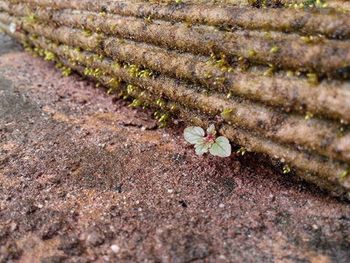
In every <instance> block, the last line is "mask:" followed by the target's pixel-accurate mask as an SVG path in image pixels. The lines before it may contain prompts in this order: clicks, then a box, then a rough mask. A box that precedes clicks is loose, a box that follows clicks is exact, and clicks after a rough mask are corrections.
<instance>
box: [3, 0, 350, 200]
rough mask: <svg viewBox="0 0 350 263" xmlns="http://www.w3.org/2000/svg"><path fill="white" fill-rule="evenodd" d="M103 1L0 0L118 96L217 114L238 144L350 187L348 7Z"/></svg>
mask: <svg viewBox="0 0 350 263" xmlns="http://www.w3.org/2000/svg"><path fill="white" fill-rule="evenodd" d="M103 3H104V2H98V3H97V2H96V1H87V0H84V1H54V2H53V1H46V0H36V1H29V0H26V1H1V2H0V10H1V11H3V13H0V21H1V22H2V23H1V24H0V25H1V27H3V28H4V30H5V31H7V32H8V33H9V34H12V35H13V36H15V37H17V38H18V39H19V40H20V41H22V42H24V43H26V45H30V46H34V47H35V48H36V50H38V51H40V50H41V53H42V54H45V52H49V54H51V55H52V57H51V59H54V60H59V61H63V63H64V64H65V65H66V67H70V68H72V69H74V70H76V71H77V72H79V73H81V74H85V75H87V76H88V77H90V78H93V79H94V80H96V81H98V82H101V83H103V84H104V85H105V86H109V87H110V89H111V90H113V91H114V92H116V91H118V90H119V92H121V94H126V95H127V96H131V97H134V98H136V99H137V100H139V101H142V102H143V103H146V104H147V105H149V106H151V107H154V108H160V109H161V110H163V111H168V112H169V114H174V112H176V114H177V115H178V116H182V118H183V119H184V120H187V121H189V122H194V123H197V124H200V125H202V126H206V125H208V124H209V123H210V122H215V121H216V122H217V126H218V128H219V129H220V131H221V133H222V134H224V135H226V136H227V137H228V138H229V139H231V140H232V141H233V142H235V143H237V144H239V145H241V146H243V147H246V148H247V149H248V150H251V151H256V152H262V153H266V154H269V155H270V156H272V157H273V158H278V159H280V160H282V161H283V162H286V163H287V164H289V165H291V166H292V167H294V168H296V169H297V172H298V174H300V175H301V176H302V177H304V178H306V179H307V180H309V181H313V182H314V183H316V184H318V185H319V186H321V187H324V188H326V189H328V190H330V191H332V192H334V193H336V194H338V195H344V194H345V195H346V194H347V192H349V190H350V181H349V177H348V176H347V175H348V173H349V164H350V133H349V132H347V123H348V122H349V121H350V85H349V81H348V79H349V75H348V74H349V67H350V42H349V40H347V37H348V33H347V32H348V31H350V26H349V25H348V23H349V19H347V18H348V14H347V13H346V12H343V13H341V14H340V13H339V14H338V13H336V11H329V10H328V11H327V12H324V11H322V10H321V9H313V11H312V12H311V11H309V10H308V9H305V10H293V9H264V10H263V9H252V8H248V7H245V8H239V7H232V6H231V7H230V6H225V5H220V6H215V5H209V4H207V3H197V2H196V3H192V4H185V3H182V4H180V5H179V4H175V3H173V4H171V3H170V4H169V3H167V4H163V3H161V4H160V3H153V2H152V3H147V2H142V1H112V2H111V3H110V5H108V7H107V6H105V5H104V4H103ZM276 10H278V11H276ZM101 12H102V13H101ZM278 12H284V14H285V17H284V20H282V22H281V23H280V24H278V25H277V24H276V23H275V21H276V19H277V18H278ZM232 14H235V15H232ZM253 17H256V18H257V19H256V20H254V21H251V20H252V18H253ZM155 19H157V20H155ZM249 21H251V22H252V23H250V22H249ZM296 21H299V22H300V23H299V24H298V26H296V24H295V23H296ZM322 21H323V22H322ZM325 21H326V22H325ZM327 21H328V22H327ZM13 25H15V26H16V31H17V32H15V33H14V32H12V31H13V30H12V31H11V30H10V27H11V26H12V27H13ZM293 25H294V26H293ZM228 27H237V28H239V29H234V30H232V29H230V28H228ZM252 29H253V30H252ZM258 30H268V31H264V32H263V31H258ZM269 30H278V31H279V32H277V31H269ZM292 31H293V33H288V32H292ZM305 33H307V34H309V35H307V36H305V35H301V34H305ZM320 33H322V34H323V36H320V35H319V34H320ZM333 38H336V40H335V39H333ZM340 38H341V39H343V40H341V39H340ZM77 48H79V49H77ZM290 70H294V72H291V71H290ZM121 83H127V84H130V85H132V86H130V85H129V86H130V87H134V88H130V87H129V88H120V87H126V85H124V84H121ZM119 84H120V87H119ZM157 98H158V99H162V100H165V102H164V103H162V105H161V106H160V105H159V104H157V103H154V101H155V100H158V99H157ZM152 101H153V102H152ZM305 116H306V117H305Z"/></svg>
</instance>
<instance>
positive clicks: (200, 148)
mask: <svg viewBox="0 0 350 263" xmlns="http://www.w3.org/2000/svg"><path fill="white" fill-rule="evenodd" d="M211 145H212V143H208V142H206V141H205V139H204V138H202V139H201V140H199V141H198V142H197V143H196V144H195V146H194V148H195V150H196V154H197V155H203V154H204V153H207V152H208V151H209V148H210V147H211Z"/></svg>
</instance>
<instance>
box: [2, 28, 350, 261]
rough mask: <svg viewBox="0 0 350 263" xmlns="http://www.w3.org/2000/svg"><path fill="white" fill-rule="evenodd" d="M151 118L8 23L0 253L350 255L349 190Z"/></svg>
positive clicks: (61, 256) (17, 257)
mask: <svg viewBox="0 0 350 263" xmlns="http://www.w3.org/2000/svg"><path fill="white" fill-rule="evenodd" d="M155 127H156V122H155V121H154V119H153V118H152V112H151V111H149V110H142V109H133V108H130V107H128V104H127V103H126V102H124V101H120V100H117V99H115V98H113V96H108V95H106V93H105V91H104V90H103V89H101V88H96V87H95V86H94V85H93V84H92V83H89V82H87V81H85V80H84V79H82V78H81V77H79V76H77V75H72V76H70V77H65V78H64V77H62V76H61V73H60V72H59V71H58V70H57V69H56V68H55V67H54V65H53V64H52V63H49V62H45V61H43V60H41V59H40V58H34V57H32V56H31V55H29V54H27V53H25V52H23V51H22V50H21V49H20V48H19V47H18V46H17V45H15V44H14V43H13V42H12V41H11V40H9V39H8V38H7V37H6V36H4V35H0V262H13V261H19V262H51V263H53V262H243V261H244V262H349V261H350V235H349V234H350V207H349V203H346V202H343V201H341V200H339V199H336V198H333V197H331V196H329V195H328V194H327V193H324V192H322V191H321V190H320V189H318V188H316V187H314V186H313V185H310V184H307V183H305V182H303V181H301V180H299V179H298V178H296V177H295V176H293V175H292V174H286V175H283V174H282V173H281V172H280V169H278V168H275V167H273V166H272V165H271V164H270V163H269V162H268V160H267V158H265V157H263V156H261V155H256V154H253V153H247V154H245V155H244V156H241V155H239V154H233V155H232V156H231V157H230V158H225V159H219V158H214V157H210V156H204V157H198V156H196V155H195V154H194V150H193V149H192V147H191V146H189V145H187V144H186V143H185V142H184V140H183V138H182V131H183V128H184V125H183V124H181V122H180V121H178V122H177V123H176V124H174V125H171V127H168V128H166V129H156V128H155Z"/></svg>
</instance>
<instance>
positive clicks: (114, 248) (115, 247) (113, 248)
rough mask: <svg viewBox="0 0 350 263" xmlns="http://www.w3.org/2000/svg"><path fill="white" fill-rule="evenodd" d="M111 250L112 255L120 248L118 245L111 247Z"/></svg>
mask: <svg viewBox="0 0 350 263" xmlns="http://www.w3.org/2000/svg"><path fill="white" fill-rule="evenodd" d="M111 250H112V251H113V252H114V253H118V252H119V250H120V247H119V246H118V245H112V246H111Z"/></svg>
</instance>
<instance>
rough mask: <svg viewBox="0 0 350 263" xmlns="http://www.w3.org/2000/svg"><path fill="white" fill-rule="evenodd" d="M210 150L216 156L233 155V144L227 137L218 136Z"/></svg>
mask: <svg viewBox="0 0 350 263" xmlns="http://www.w3.org/2000/svg"><path fill="white" fill-rule="evenodd" d="M209 152H210V153H211V154H212V155H214V156H219V157H229V156H230V155H231V144H230V142H229V140H228V139H227V138H226V137H223V136H220V137H218V138H216V140H215V143H214V144H213V145H212V146H211V148H210V150H209Z"/></svg>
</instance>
